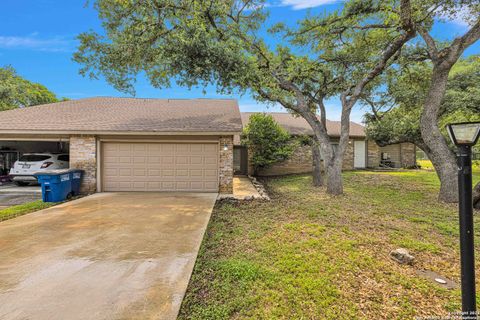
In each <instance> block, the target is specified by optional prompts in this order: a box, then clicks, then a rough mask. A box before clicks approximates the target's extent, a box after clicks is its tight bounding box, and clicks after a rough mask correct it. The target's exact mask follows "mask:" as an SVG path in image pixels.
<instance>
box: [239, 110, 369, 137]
mask: <svg viewBox="0 0 480 320" xmlns="http://www.w3.org/2000/svg"><path fill="white" fill-rule="evenodd" d="M252 114H255V112H242V122H243V125H244V126H246V125H247V124H248V121H249V119H250V116H251V115H252ZM266 114H269V115H271V116H272V117H273V118H274V119H275V121H276V122H277V123H278V124H279V125H280V126H281V127H282V128H284V129H285V130H287V131H288V132H289V133H290V134H293V135H300V134H305V135H310V136H311V135H313V130H312V128H311V127H310V125H309V124H308V123H307V121H306V120H305V119H303V118H301V117H296V116H293V115H292V114H290V113H286V112H266ZM364 129H365V128H364V127H363V126H362V125H361V124H358V123H355V122H350V136H351V137H359V138H360V137H362V138H363V137H365V130H364ZM327 132H328V135H329V136H330V137H339V136H340V121H330V120H327Z"/></svg>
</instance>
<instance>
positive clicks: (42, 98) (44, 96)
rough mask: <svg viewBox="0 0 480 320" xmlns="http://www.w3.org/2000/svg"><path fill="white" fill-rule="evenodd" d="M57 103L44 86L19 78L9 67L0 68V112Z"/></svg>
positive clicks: (55, 98) (54, 96)
mask: <svg viewBox="0 0 480 320" xmlns="http://www.w3.org/2000/svg"><path fill="white" fill-rule="evenodd" d="M57 101H58V99H57V97H56V95H55V94H54V93H53V92H51V91H49V90H48V89H47V88H46V87H45V86H43V85H41V84H39V83H34V82H31V81H28V80H26V79H24V78H22V77H20V76H19V75H18V74H17V73H16V72H15V69H13V68H12V67H10V66H7V67H3V68H0V111H4V110H9V109H15V108H21V107H30V106H35V105H39V104H45V103H52V102H57Z"/></svg>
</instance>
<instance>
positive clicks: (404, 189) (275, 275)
mask: <svg viewBox="0 0 480 320" xmlns="http://www.w3.org/2000/svg"><path fill="white" fill-rule="evenodd" d="M344 178H345V195H344V196H340V197H330V196H328V195H326V194H325V192H324V190H323V189H321V188H320V189H316V188H313V187H312V186H311V178H310V177H309V176H307V175H299V176H290V177H283V178H274V179H269V180H267V181H266V187H267V188H268V191H269V193H270V195H271V197H272V201H271V202H250V203H240V204H233V203H226V202H224V203H219V204H217V206H216V207H215V210H214V213H213V217H212V220H211V221H210V225H209V228H208V230H207V234H206V236H205V239H204V242H203V244H202V248H201V252H200V255H199V258H198V260H197V264H196V266H195V271H194V273H193V276H192V280H191V282H190V286H189V289H188V292H187V295H186V298H185V300H184V303H183V305H182V310H181V314H180V319H379V318H382V319H412V318H414V317H416V316H427V315H428V316H433V315H437V316H443V315H446V314H448V312H451V311H455V310H459V308H460V292H459V290H458V289H456V290H447V289H444V288H441V287H440V286H438V285H436V284H434V283H432V282H430V281H429V280H426V279H424V278H421V277H419V276H418V275H417V273H416V271H417V270H418V269H428V270H432V271H435V272H437V273H440V274H442V275H445V276H446V277H449V278H451V279H453V280H454V281H456V282H459V272H458V271H459V264H458V263H459V262H458V256H459V252H458V240H457V239H458V226H457V224H458V221H457V213H456V206H454V205H444V204H439V203H437V202H436V192H437V190H438V181H437V179H436V176H435V173H433V172H428V171H421V170H419V171H405V172H394V173H372V172H348V173H345V174H344ZM476 219H478V218H476ZM479 235H480V233H478V232H477V233H476V237H477V238H479ZM477 241H478V240H477ZM398 247H405V248H407V249H409V250H410V251H411V253H412V254H414V255H415V256H416V257H417V262H416V263H415V265H414V266H401V265H398V264H396V263H395V262H393V261H392V260H391V259H390V258H389V252H390V251H391V250H393V249H395V248H398ZM478 265H480V264H478Z"/></svg>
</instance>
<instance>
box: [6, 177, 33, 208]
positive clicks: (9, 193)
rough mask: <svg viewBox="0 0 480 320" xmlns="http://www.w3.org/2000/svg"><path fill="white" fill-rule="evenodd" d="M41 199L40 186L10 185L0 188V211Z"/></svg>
mask: <svg viewBox="0 0 480 320" xmlns="http://www.w3.org/2000/svg"><path fill="white" fill-rule="evenodd" d="M41 199H42V189H41V187H40V186H26V187H17V186H16V185H14V184H12V183H10V184H6V185H1V186H0V210H1V209H5V208H8V207H11V206H15V205H17V204H23V203H26V202H32V201H35V200H41Z"/></svg>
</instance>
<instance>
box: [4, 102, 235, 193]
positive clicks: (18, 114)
mask: <svg viewBox="0 0 480 320" xmlns="http://www.w3.org/2000/svg"><path fill="white" fill-rule="evenodd" d="M241 131H242V121H241V118H240V112H239V109H238V105H237V102H236V101H235V100H208V99H192V100H161V99H134V98H108V97H98V98H88V99H80V100H71V101H64V102H58V103H52V104H47V105H40V106H34V107H28V108H22V109H15V110H10V111H3V112H0V149H2V143H3V144H5V145H8V146H9V147H10V148H16V149H22V148H23V149H25V148H26V147H27V146H29V148H31V149H30V150H29V151H30V152H38V151H46V150H47V149H49V150H51V148H53V147H56V146H62V145H63V147H62V148H63V149H64V150H70V166H71V167H72V168H79V169H83V170H84V171H85V176H84V179H83V183H82V191H83V192H95V191H201V192H217V191H218V192H220V193H232V188H233V187H232V180H233V136H234V135H239V134H240V133H241ZM32 142H35V143H34V144H32ZM65 144H68V146H64V145H65ZM33 149H35V150H33Z"/></svg>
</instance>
